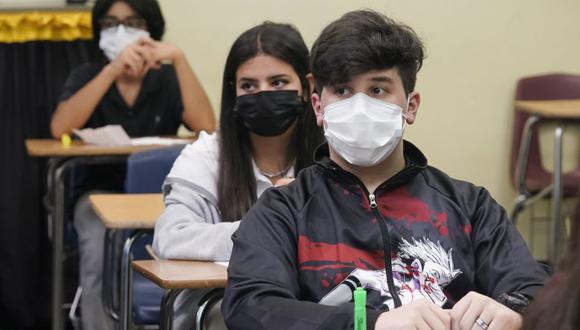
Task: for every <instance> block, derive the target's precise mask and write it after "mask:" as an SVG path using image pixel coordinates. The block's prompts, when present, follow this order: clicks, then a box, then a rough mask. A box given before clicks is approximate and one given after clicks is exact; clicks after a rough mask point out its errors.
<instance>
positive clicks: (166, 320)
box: [159, 289, 183, 330]
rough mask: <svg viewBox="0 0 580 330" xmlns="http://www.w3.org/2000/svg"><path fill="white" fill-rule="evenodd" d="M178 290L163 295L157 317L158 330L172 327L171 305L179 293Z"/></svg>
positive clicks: (166, 329) (168, 291)
mask: <svg viewBox="0 0 580 330" xmlns="http://www.w3.org/2000/svg"><path fill="white" fill-rule="evenodd" d="M181 291H183V290H180V289H175V290H167V291H165V294H163V300H162V301H161V315H160V317H159V321H160V324H159V329H160V330H169V329H171V328H172V326H173V303H175V298H177V296H178V295H179V294H180V293H181Z"/></svg>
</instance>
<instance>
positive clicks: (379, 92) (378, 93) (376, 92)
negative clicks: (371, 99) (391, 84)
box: [369, 87, 386, 96]
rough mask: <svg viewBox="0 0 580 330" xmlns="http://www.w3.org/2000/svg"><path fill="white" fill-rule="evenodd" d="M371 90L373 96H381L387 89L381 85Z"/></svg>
mask: <svg viewBox="0 0 580 330" xmlns="http://www.w3.org/2000/svg"><path fill="white" fill-rule="evenodd" d="M369 92H370V94H371V95H373V96H381V95H383V94H385V93H386V91H385V90H384V89H382V88H380V87H373V88H371V89H370V91H369Z"/></svg>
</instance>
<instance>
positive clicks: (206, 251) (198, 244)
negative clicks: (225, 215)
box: [153, 178, 240, 261]
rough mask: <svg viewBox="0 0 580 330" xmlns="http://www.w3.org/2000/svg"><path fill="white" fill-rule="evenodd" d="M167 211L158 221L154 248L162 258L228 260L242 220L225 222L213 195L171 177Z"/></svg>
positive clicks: (168, 181)
mask: <svg viewBox="0 0 580 330" xmlns="http://www.w3.org/2000/svg"><path fill="white" fill-rule="evenodd" d="M164 192H165V211H164V212H163V214H162V215H161V217H160V218H159V220H158V221H157V223H156V224H155V235H154V239H153V249H154V250H155V253H157V255H158V256H159V257H160V258H163V259H186V260H207V261H228V260H229V258H230V255H231V253H232V246H233V243H232V238H231V236H232V234H233V233H234V232H235V231H236V229H238V226H239V223H240V222H239V221H235V222H222V221H221V216H220V214H219V211H218V209H217V205H216V203H215V201H214V200H213V197H212V196H211V194H209V193H207V192H206V191H205V190H204V189H203V188H202V187H200V186H196V185H194V184H192V183H191V182H188V181H185V180H179V179H173V180H172V179H171V178H168V179H167V180H166V182H165V184H164Z"/></svg>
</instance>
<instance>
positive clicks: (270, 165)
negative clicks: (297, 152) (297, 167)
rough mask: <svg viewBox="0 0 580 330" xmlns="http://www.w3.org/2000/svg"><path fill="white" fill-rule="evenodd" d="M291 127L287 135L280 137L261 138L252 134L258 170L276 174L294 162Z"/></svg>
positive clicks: (253, 150)
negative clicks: (291, 149)
mask: <svg viewBox="0 0 580 330" xmlns="http://www.w3.org/2000/svg"><path fill="white" fill-rule="evenodd" d="M292 128H293V127H291V128H290V129H288V130H287V131H286V132H285V133H283V134H282V135H278V136H259V135H256V134H254V133H250V141H251V143H252V156H253V157H254V161H255V162H256V165H257V166H258V168H259V169H260V170H262V171H264V172H269V173H275V172H277V171H280V170H282V169H284V168H286V167H288V164H290V162H291V161H292V159H290V157H292V155H291V153H289V152H288V150H289V148H290V139H291V136H292V132H293V131H294V130H293V129H292Z"/></svg>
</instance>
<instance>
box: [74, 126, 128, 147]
mask: <svg viewBox="0 0 580 330" xmlns="http://www.w3.org/2000/svg"><path fill="white" fill-rule="evenodd" d="M74 133H75V134H76V135H77V136H78V137H80V138H81V140H83V141H84V142H85V143H87V144H94V145H98V146H128V145H131V138H129V135H127V132H125V130H124V129H123V127H121V125H107V126H103V127H99V128H85V129H82V130H78V129H75V130H74Z"/></svg>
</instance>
